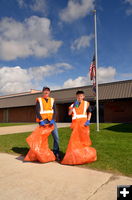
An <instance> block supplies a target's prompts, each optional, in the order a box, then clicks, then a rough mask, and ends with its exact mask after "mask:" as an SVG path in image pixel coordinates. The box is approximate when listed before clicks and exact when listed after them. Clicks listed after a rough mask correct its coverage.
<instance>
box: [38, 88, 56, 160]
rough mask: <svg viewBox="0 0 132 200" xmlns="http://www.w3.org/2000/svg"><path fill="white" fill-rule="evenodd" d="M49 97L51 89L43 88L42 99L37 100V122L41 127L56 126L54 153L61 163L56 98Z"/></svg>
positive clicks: (53, 133) (54, 131)
mask: <svg viewBox="0 0 132 200" xmlns="http://www.w3.org/2000/svg"><path fill="white" fill-rule="evenodd" d="M49 95H50V88H49V87H43V90H42V97H39V98H37V99H36V122H38V123H39V125H40V126H45V125H46V124H50V125H54V130H53V131H52V136H53V139H54V145H53V152H54V154H55V156H56V159H57V160H58V161H59V160H60V155H59V136H58V130H57V126H56V122H55V115H56V108H55V103H54V98H51V97H49Z"/></svg>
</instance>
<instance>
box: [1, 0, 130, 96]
mask: <svg viewBox="0 0 132 200" xmlns="http://www.w3.org/2000/svg"><path fill="white" fill-rule="evenodd" d="M94 7H95V1H94V0H56V1H53V0H8V1H5V0H1V1H0V85H1V88H0V95H4V94H11V93H17V92H23V91H29V90H30V89H38V90H40V89H42V87H43V86H45V85H48V86H50V87H51V88H52V89H58V88H68V87H77V86H83V85H89V84H91V83H90V80H89V66H90V63H91V60H92V57H93V53H94V35H93V34H94V32H93V31H94V22H93V14H92V12H91V11H92V10H93V9H94ZM96 9H97V28H98V64H99V69H98V73H99V82H100V83H102V82H110V81H118V80H127V79H131V78H132V66H131V63H132V56H131V53H132V36H131V35H132V26H131V21H132V0H118V1H115V0H111V1H109V2H108V1H103V0H98V1H96Z"/></svg>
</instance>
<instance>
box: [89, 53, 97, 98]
mask: <svg viewBox="0 0 132 200" xmlns="http://www.w3.org/2000/svg"><path fill="white" fill-rule="evenodd" d="M89 72H90V80H91V81H92V82H93V87H92V90H93V92H94V95H95V94H96V64H95V55H94V56H93V60H92V62H91V65H90V70H89Z"/></svg>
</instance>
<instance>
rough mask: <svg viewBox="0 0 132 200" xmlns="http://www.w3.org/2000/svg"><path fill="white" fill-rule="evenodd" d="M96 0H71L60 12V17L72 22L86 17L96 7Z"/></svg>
mask: <svg viewBox="0 0 132 200" xmlns="http://www.w3.org/2000/svg"><path fill="white" fill-rule="evenodd" d="M94 1H95V0H80V1H79V0H78V1H77V0H69V1H68V5H67V7H66V8H64V9H63V10H62V11H61V12H60V18H61V20H62V21H65V22H72V21H74V20H77V19H79V18H82V17H85V16H86V15H87V14H89V12H90V11H91V10H93V9H94Z"/></svg>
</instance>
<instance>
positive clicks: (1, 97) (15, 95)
mask: <svg viewBox="0 0 132 200" xmlns="http://www.w3.org/2000/svg"><path fill="white" fill-rule="evenodd" d="M124 82H132V80H123V81H114V82H109V83H100V84H99V86H103V85H115V84H123V83H124ZM89 87H92V84H91V85H84V86H78V87H72V88H63V89H62V88H61V89H56V90H51V92H59V91H67V90H73V89H75V90H76V89H81V88H89ZM41 93H42V92H41V91H40V92H35V93H30V92H23V93H16V94H11V95H4V96H0V99H6V98H13V97H18V96H27V95H34V94H41Z"/></svg>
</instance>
